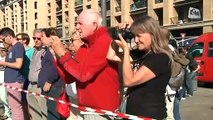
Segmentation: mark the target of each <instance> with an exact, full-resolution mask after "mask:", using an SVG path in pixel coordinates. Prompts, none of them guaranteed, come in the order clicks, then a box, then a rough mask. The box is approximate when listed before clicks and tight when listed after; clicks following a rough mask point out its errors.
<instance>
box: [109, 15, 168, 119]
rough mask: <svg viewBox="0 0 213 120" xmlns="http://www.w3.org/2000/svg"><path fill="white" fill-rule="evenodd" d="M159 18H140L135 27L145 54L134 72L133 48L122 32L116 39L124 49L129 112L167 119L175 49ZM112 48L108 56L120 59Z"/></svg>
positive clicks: (139, 44)
mask: <svg viewBox="0 0 213 120" xmlns="http://www.w3.org/2000/svg"><path fill="white" fill-rule="evenodd" d="M160 29H161V28H160V26H159V24H158V23H157V21H156V20H154V19H153V18H151V17H149V16H144V17H141V18H138V19H136V20H135V21H134V22H133V23H132V25H131V30H132V33H133V34H134V35H135V37H134V40H135V43H136V44H137V46H138V49H139V50H141V51H143V53H145V54H144V55H143V56H142V57H141V58H139V59H138V61H139V62H138V63H139V66H138V69H137V70H136V71H133V69H132V65H131V60H130V49H129V47H128V45H127V42H126V41H125V40H124V39H123V37H122V35H121V34H119V38H120V41H118V40H116V41H115V42H116V43H117V44H118V45H119V46H120V47H121V48H122V49H123V55H124V56H123V60H122V61H123V82H124V85H125V86H127V87H128V91H127V93H128V98H127V106H126V113H128V114H132V115H137V116H143V117H148V118H153V119H164V118H166V116H167V114H166V107H165V106H166V103H165V89H166V85H167V84H168V82H169V79H170V77H171V66H170V64H171V62H172V61H171V58H172V55H171V52H170V49H169V47H168V40H166V39H164V36H163V35H162V34H161V30H160ZM113 52H114V53H115V51H113V50H112V49H111V48H110V49H109V54H108V55H109V56H108V59H110V60H119V58H118V56H115V55H113Z"/></svg>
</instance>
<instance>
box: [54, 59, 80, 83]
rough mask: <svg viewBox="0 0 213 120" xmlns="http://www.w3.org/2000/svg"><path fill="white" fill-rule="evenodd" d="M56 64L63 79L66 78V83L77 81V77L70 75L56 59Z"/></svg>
mask: <svg viewBox="0 0 213 120" xmlns="http://www.w3.org/2000/svg"><path fill="white" fill-rule="evenodd" d="M55 64H56V66H57V70H58V72H59V75H60V77H61V78H62V80H64V82H65V83H66V84H70V83H72V82H75V81H76V79H75V78H74V77H73V76H72V75H70V74H69V73H68V72H67V71H66V70H65V69H64V68H63V66H62V65H61V64H59V63H58V61H55Z"/></svg>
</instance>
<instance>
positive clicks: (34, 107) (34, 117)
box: [27, 29, 47, 120]
mask: <svg viewBox="0 0 213 120" xmlns="http://www.w3.org/2000/svg"><path fill="white" fill-rule="evenodd" d="M42 37H43V30H42V29H35V30H34V31H33V37H32V38H33V40H34V43H35V46H34V49H35V51H34V53H33V56H32V60H31V62H30V67H29V68H30V71H29V77H28V78H29V82H30V83H29V86H28V91H31V92H36V93H40V94H41V91H42V90H41V88H39V87H38V75H39V73H40V71H41V60H42V58H43V56H44V54H45V53H46V52H45V49H44V47H43V43H42ZM27 100H28V105H29V113H30V115H31V120H47V106H46V99H44V98H42V97H38V96H34V95H31V94H28V95H27Z"/></svg>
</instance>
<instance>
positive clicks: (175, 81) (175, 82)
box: [169, 68, 185, 91]
mask: <svg viewBox="0 0 213 120" xmlns="http://www.w3.org/2000/svg"><path fill="white" fill-rule="evenodd" d="M184 76H185V70H184V69H183V68H181V70H180V73H179V74H178V75H176V76H174V77H171V78H170V80H169V86H170V87H171V89H172V90H175V91H177V90H178V89H180V87H181V86H182V84H183V81H184Z"/></svg>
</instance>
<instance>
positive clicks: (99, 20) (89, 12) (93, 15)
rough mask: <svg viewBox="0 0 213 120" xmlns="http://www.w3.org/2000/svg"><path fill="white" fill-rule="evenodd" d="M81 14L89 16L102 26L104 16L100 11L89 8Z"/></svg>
mask: <svg viewBox="0 0 213 120" xmlns="http://www.w3.org/2000/svg"><path fill="white" fill-rule="evenodd" d="M81 14H83V15H86V16H89V17H88V18H90V20H91V21H92V22H96V23H97V24H98V26H102V21H103V18H102V16H101V14H100V12H99V11H97V10H95V9H87V10H84V11H83V12H82V13H81Z"/></svg>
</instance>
